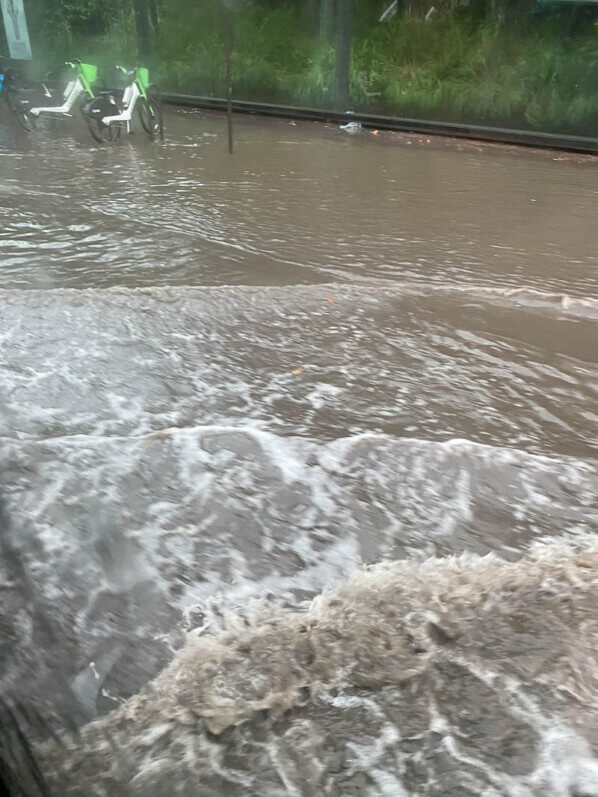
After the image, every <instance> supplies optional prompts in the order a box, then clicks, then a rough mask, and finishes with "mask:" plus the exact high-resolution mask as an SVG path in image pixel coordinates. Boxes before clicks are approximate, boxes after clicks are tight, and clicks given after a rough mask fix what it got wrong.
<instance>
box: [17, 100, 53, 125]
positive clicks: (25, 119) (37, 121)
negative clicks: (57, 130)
mask: <svg viewBox="0 0 598 797" xmlns="http://www.w3.org/2000/svg"><path fill="white" fill-rule="evenodd" d="M13 110H14V112H15V116H16V117H17V119H18V121H19V122H20V124H21V125H22V126H23V127H24V128H25V130H30V131H35V132H44V131H46V130H49V129H50V128H51V127H52V125H53V123H54V119H53V118H52V117H51V116H42V115H41V114H39V115H37V116H36V115H35V114H33V113H31V111H30V110H29V108H27V107H25V105H20V104H19V103H18V102H15V104H14V105H13Z"/></svg>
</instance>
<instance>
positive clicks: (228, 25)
mask: <svg viewBox="0 0 598 797" xmlns="http://www.w3.org/2000/svg"><path fill="white" fill-rule="evenodd" d="M236 5H237V3H235V0H222V6H223V12H222V16H223V20H222V22H223V28H224V30H223V36H224V58H225V62H226V77H225V83H226V124H227V128H228V151H229V153H230V154H231V155H232V154H233V103H232V100H233V78H232V63H231V62H232V56H233V10H234V8H235V6H236Z"/></svg>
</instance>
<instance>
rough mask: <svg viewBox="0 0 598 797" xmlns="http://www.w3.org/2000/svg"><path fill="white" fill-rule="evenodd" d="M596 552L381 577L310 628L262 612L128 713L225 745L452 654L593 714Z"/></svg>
mask: <svg viewBox="0 0 598 797" xmlns="http://www.w3.org/2000/svg"><path fill="white" fill-rule="evenodd" d="M596 542H597V545H596V546H594V547H593V548H590V549H589V550H586V551H582V552H576V551H575V550H574V549H572V548H569V547H565V546H559V545H555V546H546V547H539V548H537V549H536V550H535V551H534V552H533V553H532V554H531V555H530V556H528V557H526V558H524V559H521V560H520V561H518V562H516V563H506V562H504V561H502V560H500V559H498V558H496V557H495V556H493V555H489V556H487V557H483V558H480V557H476V556H471V555H462V556H460V557H455V558H447V559H443V560H437V559H430V560H427V561H425V562H423V563H421V564H418V565H415V564H413V563H411V562H409V561H404V562H393V563H383V564H379V565H377V566H374V567H372V568H370V569H368V570H364V571H363V572H360V573H359V574H357V575H355V576H353V577H352V578H350V579H349V580H347V581H346V582H344V583H343V584H341V585H340V586H339V587H337V588H336V589H334V590H329V591H326V592H324V593H323V594H321V595H320V596H319V597H317V598H316V599H315V600H314V601H313V603H312V605H311V608H310V609H309V611H308V612H307V613H306V614H296V613H288V614H287V613H285V612H283V611H275V612H272V610H269V611H267V612H265V611H264V612H260V611H257V613H256V614H255V616H253V617H250V616H245V617H244V618H239V620H238V623H237V627H233V628H231V629H230V630H228V631H225V632H224V633H221V634H219V635H218V636H201V635H200V636H196V635H194V634H190V636H189V639H188V642H187V645H186V647H185V648H184V650H183V651H182V652H181V653H180V654H179V655H178V656H177V657H176V658H175V659H174V661H173V662H172V664H171V665H170V666H169V667H168V668H167V669H166V670H165V671H164V672H163V673H162V674H161V675H160V676H158V678H157V679H156V680H155V681H154V682H153V684H152V685H151V687H150V688H149V690H148V691H147V693H146V694H144V695H142V696H139V697H137V698H134V699H133V700H132V701H130V703H129V704H127V705H125V706H123V708H122V709H121V710H120V711H121V712H122V713H123V714H124V715H125V716H129V717H131V716H139V712H142V713H146V712H149V713H150V714H156V713H159V714H161V715H163V718H164V719H167V718H170V719H176V718H180V719H182V718H184V717H185V716H186V715H188V713H189V712H191V713H192V714H194V715H197V716H199V717H201V718H202V719H203V721H204V722H205V724H206V726H207V727H208V728H209V729H210V731H211V732H213V733H221V732H222V731H223V730H225V729H226V728H228V727H229V726H231V725H234V724H237V723H239V722H241V721H243V720H246V719H247V718H248V717H250V716H251V715H252V714H253V713H255V712H257V711H262V710H264V709H268V710H274V711H281V710H288V709H290V708H292V707H293V706H295V705H296V704H298V703H300V702H301V700H302V699H304V697H305V690H307V691H309V692H310V693H315V692H318V691H320V690H323V689H330V688H332V687H347V686H361V687H369V688H371V687H380V686H382V685H384V684H405V683H407V682H408V681H410V680H412V679H414V678H416V677H417V676H419V675H421V674H422V673H423V672H424V670H425V669H426V668H427V667H429V666H430V663H431V661H433V660H435V659H438V658H439V657H442V656H444V655H445V654H448V655H449V657H450V658H453V659H455V658H461V657H465V658H466V659H468V660H469V661H471V662H474V661H476V662H479V663H482V662H484V667H485V668H486V669H489V668H496V669H501V668H502V669H503V671H504V674H505V675H511V676H514V677H518V678H521V679H523V680H529V679H531V680H538V681H540V682H543V683H546V684H549V685H551V686H553V687H556V688H558V689H560V690H563V691H564V692H568V693H569V694H571V695H574V696H575V698H576V699H578V700H579V701H580V702H582V703H585V704H589V705H592V706H593V707H594V708H596V702H597V700H598V668H597V652H598V651H597V649H596V636H595V633H596V631H598V605H597V604H596V600H595V597H596V594H597V592H596V590H597V588H598V539H597V540H596ZM592 634H594V636H592ZM530 637H533V639H534V645H533V646H532V648H533V649H532V650H531V655H525V651H526V645H525V644H523V643H524V641H525V640H526V639H528V640H529V638H530ZM527 648H528V649H529V643H528V645H527ZM520 651H524V654H523V655H521V653H520V654H519V655H518V652H520Z"/></svg>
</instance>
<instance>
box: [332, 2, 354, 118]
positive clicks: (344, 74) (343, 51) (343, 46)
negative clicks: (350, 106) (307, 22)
mask: <svg viewBox="0 0 598 797" xmlns="http://www.w3.org/2000/svg"><path fill="white" fill-rule="evenodd" d="M352 3H353V0H337V6H336V103H337V106H338V107H339V108H340V109H342V108H343V107H345V106H346V105H347V102H348V100H349V78H350V68H351V5H352Z"/></svg>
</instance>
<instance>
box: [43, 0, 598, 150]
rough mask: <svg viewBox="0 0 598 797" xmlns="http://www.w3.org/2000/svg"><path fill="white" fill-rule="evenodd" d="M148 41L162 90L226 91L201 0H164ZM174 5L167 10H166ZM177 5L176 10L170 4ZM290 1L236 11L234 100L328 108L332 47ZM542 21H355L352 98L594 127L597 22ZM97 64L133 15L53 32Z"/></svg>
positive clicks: (499, 119) (557, 127)
mask: <svg viewBox="0 0 598 797" xmlns="http://www.w3.org/2000/svg"><path fill="white" fill-rule="evenodd" d="M169 6H170V9H171V10H170V13H169V14H168V15H166V16H165V17H164V19H163V21H162V26H161V30H160V35H159V37H158V38H157V41H156V63H157V64H158V66H157V68H156V70H154V77H155V78H156V79H157V80H158V82H159V83H160V85H161V87H162V88H163V89H164V90H172V91H180V92H187V93H197V94H202V93H207V94H214V95H223V94H224V58H223V47H222V36H221V22H222V21H221V18H220V16H219V15H218V13H217V11H216V9H215V7H214V6H213V5H210V4H205V3H204V4H201V3H187V2H186V0H173V2H170V4H169ZM173 6H174V9H173ZM177 8H178V11H179V13H176V11H177ZM297 8H298V6H297V5H289V6H285V5H284V4H282V5H281V6H280V7H279V8H277V9H276V8H274V9H271V10H270V11H268V12H264V10H263V8H259V7H257V6H255V5H253V4H249V5H247V6H246V7H245V8H244V10H243V11H242V12H241V13H239V14H238V15H237V18H236V29H235V52H234V56H233V79H234V94H235V96H237V97H240V98H244V99H256V100H266V101H268V100H269V101H280V102H289V103H298V104H306V105H316V106H323V107H330V106H331V105H332V94H333V87H334V61H335V57H334V47H333V45H332V44H330V43H329V42H326V41H321V40H319V39H318V38H316V37H311V36H308V35H307V34H306V33H304V32H303V30H304V27H305V26H304V24H303V21H302V18H301V17H300V11H299V10H296V9H297ZM561 28H562V26H560V25H559V24H558V23H557V22H555V21H551V20H550V19H544V20H542V19H538V18H527V19H526V20H520V21H519V24H518V25H508V24H499V23H498V22H496V21H494V22H492V21H482V22H477V23H476V22H474V21H472V20H471V19H467V18H466V17H464V16H462V15H457V14H453V15H446V16H442V17H441V16H439V17H438V18H436V17H435V18H433V19H432V21H430V22H425V21H423V20H421V19H413V18H395V20H393V21H392V22H391V23H389V24H369V25H367V24H359V25H358V26H357V31H356V34H355V37H354V43H353V54H352V63H351V94H352V99H351V105H352V107H353V108H361V109H371V110H376V111H383V112H387V113H394V114H401V115H413V116H420V117H429V118H436V119H446V120H460V121H468V122H483V123H490V124H499V125H515V126H519V127H531V128H536V129H543V130H554V131H570V132H574V131H575V132H586V133H593V134H596V133H597V132H598V28H596V27H592V25H591V24H590V23H589V22H588V24H587V26H586V27H582V28H581V29H580V30H578V31H577V32H576V33H575V35H574V36H572V37H570V38H567V37H566V36H565V35H564V33H563V31H562V29H561ZM67 45H68V54H69V55H72V54H77V55H79V57H81V58H86V59H89V60H91V61H94V60H95V62H96V63H98V64H99V65H100V66H105V67H107V66H108V64H109V63H114V62H115V61H124V62H127V63H134V61H135V46H134V30H133V23H132V20H131V19H129V20H128V21H127V23H126V25H122V24H121V25H119V26H118V27H116V26H115V27H114V28H113V29H112V30H111V31H110V32H109V33H107V34H106V35H104V36H103V37H96V38H93V37H92V38H90V37H83V38H79V39H71V40H69V41H68V42H62V43H60V44H59V45H57V46H59V47H60V48H61V49H62V50H65V49H67Z"/></svg>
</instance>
